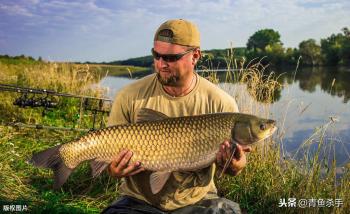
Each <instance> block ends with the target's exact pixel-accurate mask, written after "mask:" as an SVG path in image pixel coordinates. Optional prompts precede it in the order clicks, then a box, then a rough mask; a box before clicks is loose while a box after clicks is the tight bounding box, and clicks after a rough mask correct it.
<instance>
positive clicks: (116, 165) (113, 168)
mask: <svg viewBox="0 0 350 214" xmlns="http://www.w3.org/2000/svg"><path fill="white" fill-rule="evenodd" d="M132 155H133V154H132V152H131V151H128V150H123V151H121V152H120V153H119V154H118V156H117V157H116V158H115V159H114V160H113V161H112V162H111V164H110V166H109V174H110V175H111V176H113V177H116V178H121V177H125V176H130V175H135V174H137V173H139V172H141V171H144V170H145V169H144V168H143V167H141V162H140V161H136V162H135V163H133V164H129V161H130V159H131V157H132Z"/></svg>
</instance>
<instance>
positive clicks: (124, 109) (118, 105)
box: [107, 91, 131, 126]
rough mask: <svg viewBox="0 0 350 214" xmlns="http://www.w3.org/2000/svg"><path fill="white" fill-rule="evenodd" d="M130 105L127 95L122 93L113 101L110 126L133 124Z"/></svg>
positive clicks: (109, 120) (109, 118) (109, 119)
mask: <svg viewBox="0 0 350 214" xmlns="http://www.w3.org/2000/svg"><path fill="white" fill-rule="evenodd" d="M128 103H129V99H128V96H127V94H125V93H124V92H123V91H120V92H119V93H118V94H117V95H116V96H115V99H114V101H113V104H112V108H111V112H110V114H109V117H108V123H107V124H108V126H113V125H118V124H125V123H131V120H130V110H129V104H128Z"/></svg>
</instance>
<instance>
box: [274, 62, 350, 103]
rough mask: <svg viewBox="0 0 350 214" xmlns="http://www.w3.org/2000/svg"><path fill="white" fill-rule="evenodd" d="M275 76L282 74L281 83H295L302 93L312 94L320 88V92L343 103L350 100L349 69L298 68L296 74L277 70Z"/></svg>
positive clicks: (291, 71)
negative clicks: (339, 98)
mask: <svg viewBox="0 0 350 214" xmlns="http://www.w3.org/2000/svg"><path fill="white" fill-rule="evenodd" d="M277 74H282V75H281V78H280V82H281V83H288V84H292V83H293V82H294V81H297V82H298V85H299V88H300V89H302V90H303V91H307V92H310V93H313V92H315V91H316V87H317V86H320V88H321V90H322V91H324V92H326V93H328V94H331V95H332V96H338V97H342V98H343V102H344V103H347V102H348V101H349V99H350V84H349V82H350V68H344V67H342V68H335V67H328V68H324V67H322V68H300V69H298V70H297V71H296V72H295V71H293V70H287V71H283V70H279V71H278V70H277ZM294 77H295V79H294Z"/></svg>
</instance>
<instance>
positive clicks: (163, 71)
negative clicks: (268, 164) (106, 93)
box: [103, 19, 251, 213]
mask: <svg viewBox="0 0 350 214" xmlns="http://www.w3.org/2000/svg"><path fill="white" fill-rule="evenodd" d="M152 55H153V57H154V67H155V70H156V72H155V73H154V74H151V75H149V76H146V77H144V78H143V79H141V80H138V81H136V82H134V83H132V84H131V85H129V86H126V87H125V88H123V89H122V90H121V91H120V92H119V93H118V94H117V96H116V98H115V101H114V103H113V107H112V111H111V114H110V117H109V125H116V124H122V123H134V122H135V121H136V116H137V112H138V110H140V109H141V108H150V109H153V110H155V111H159V112H162V113H164V114H165V115H167V116H169V117H179V116H189V115H199V114H206V113H216V112H237V111H238V107H237V104H236V102H235V100H234V99H233V98H232V97H231V96H229V95H228V94H227V93H225V92H224V91H223V90H221V89H219V88H218V87H216V86H215V85H214V84H212V83H210V82H209V81H207V80H206V79H204V78H202V77H200V76H199V75H198V74H197V73H195V71H194V68H195V65H196V63H197V62H198V60H199V59H200V57H201V51H200V38H199V31H198V29H197V27H196V26H195V25H194V24H193V23H191V22H189V21H186V20H182V19H179V20H169V21H167V22H165V23H163V24H162V25H161V26H160V27H159V28H158V30H157V31H156V33H155V37H154V46H153V48H152ZM250 150H251V148H250V147H246V148H242V147H241V146H239V145H238V146H237V149H236V154H235V157H234V158H233V160H232V162H231V163H230V164H229V167H228V169H227V170H226V173H227V174H231V175H237V174H238V173H240V171H241V170H242V169H243V168H244V167H245V165H246V156H245V152H250ZM230 151H231V149H230V144H229V142H228V141H226V142H223V144H222V145H221V147H220V150H219V152H218V154H217V161H216V163H214V164H212V165H211V166H210V167H207V168H204V169H201V170H198V171H195V172H173V173H172V176H170V178H169V180H168V181H167V183H166V184H165V186H164V187H163V188H162V190H161V191H160V192H159V193H157V194H152V192H151V188H150V185H149V176H150V174H151V172H149V171H146V170H145V169H144V168H143V167H142V163H141V162H140V161H137V162H135V163H134V164H128V163H129V160H130V158H131V157H132V152H131V151H122V152H121V153H120V154H119V155H118V156H117V157H116V159H115V160H114V161H112V163H111V164H110V166H109V173H110V175H111V176H113V177H115V178H123V181H122V184H121V186H120V193H121V194H122V197H121V198H120V199H119V200H117V201H116V202H114V203H113V204H112V205H111V206H109V207H107V208H106V209H105V210H104V211H103V212H104V213H165V212H172V213H216V212H218V213H222V212H225V213H239V212H240V209H239V206H238V204H236V203H234V202H232V201H229V200H227V199H224V198H219V197H218V196H217V189H216V187H215V184H214V175H215V171H216V168H222V166H223V165H224V164H225V162H226V160H227V159H228V158H229V156H230ZM217 166H218V167H217ZM218 170H220V169H218Z"/></svg>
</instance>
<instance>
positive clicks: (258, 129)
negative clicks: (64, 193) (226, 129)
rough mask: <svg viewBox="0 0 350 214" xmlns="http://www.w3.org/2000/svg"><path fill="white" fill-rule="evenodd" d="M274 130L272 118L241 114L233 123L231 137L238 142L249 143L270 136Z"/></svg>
mask: <svg viewBox="0 0 350 214" xmlns="http://www.w3.org/2000/svg"><path fill="white" fill-rule="evenodd" d="M276 130H277V127H276V121H274V120H271V119H263V118H259V117H256V116H254V115H243V116H242V118H240V119H238V120H236V122H235V123H234V126H233V129H232V133H231V137H232V140H234V141H236V142H237V143H239V144H242V145H249V144H253V143H257V142H259V141H262V140H264V139H266V138H268V137H270V136H271V135H272V134H273V133H274V132H275V131H276Z"/></svg>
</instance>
